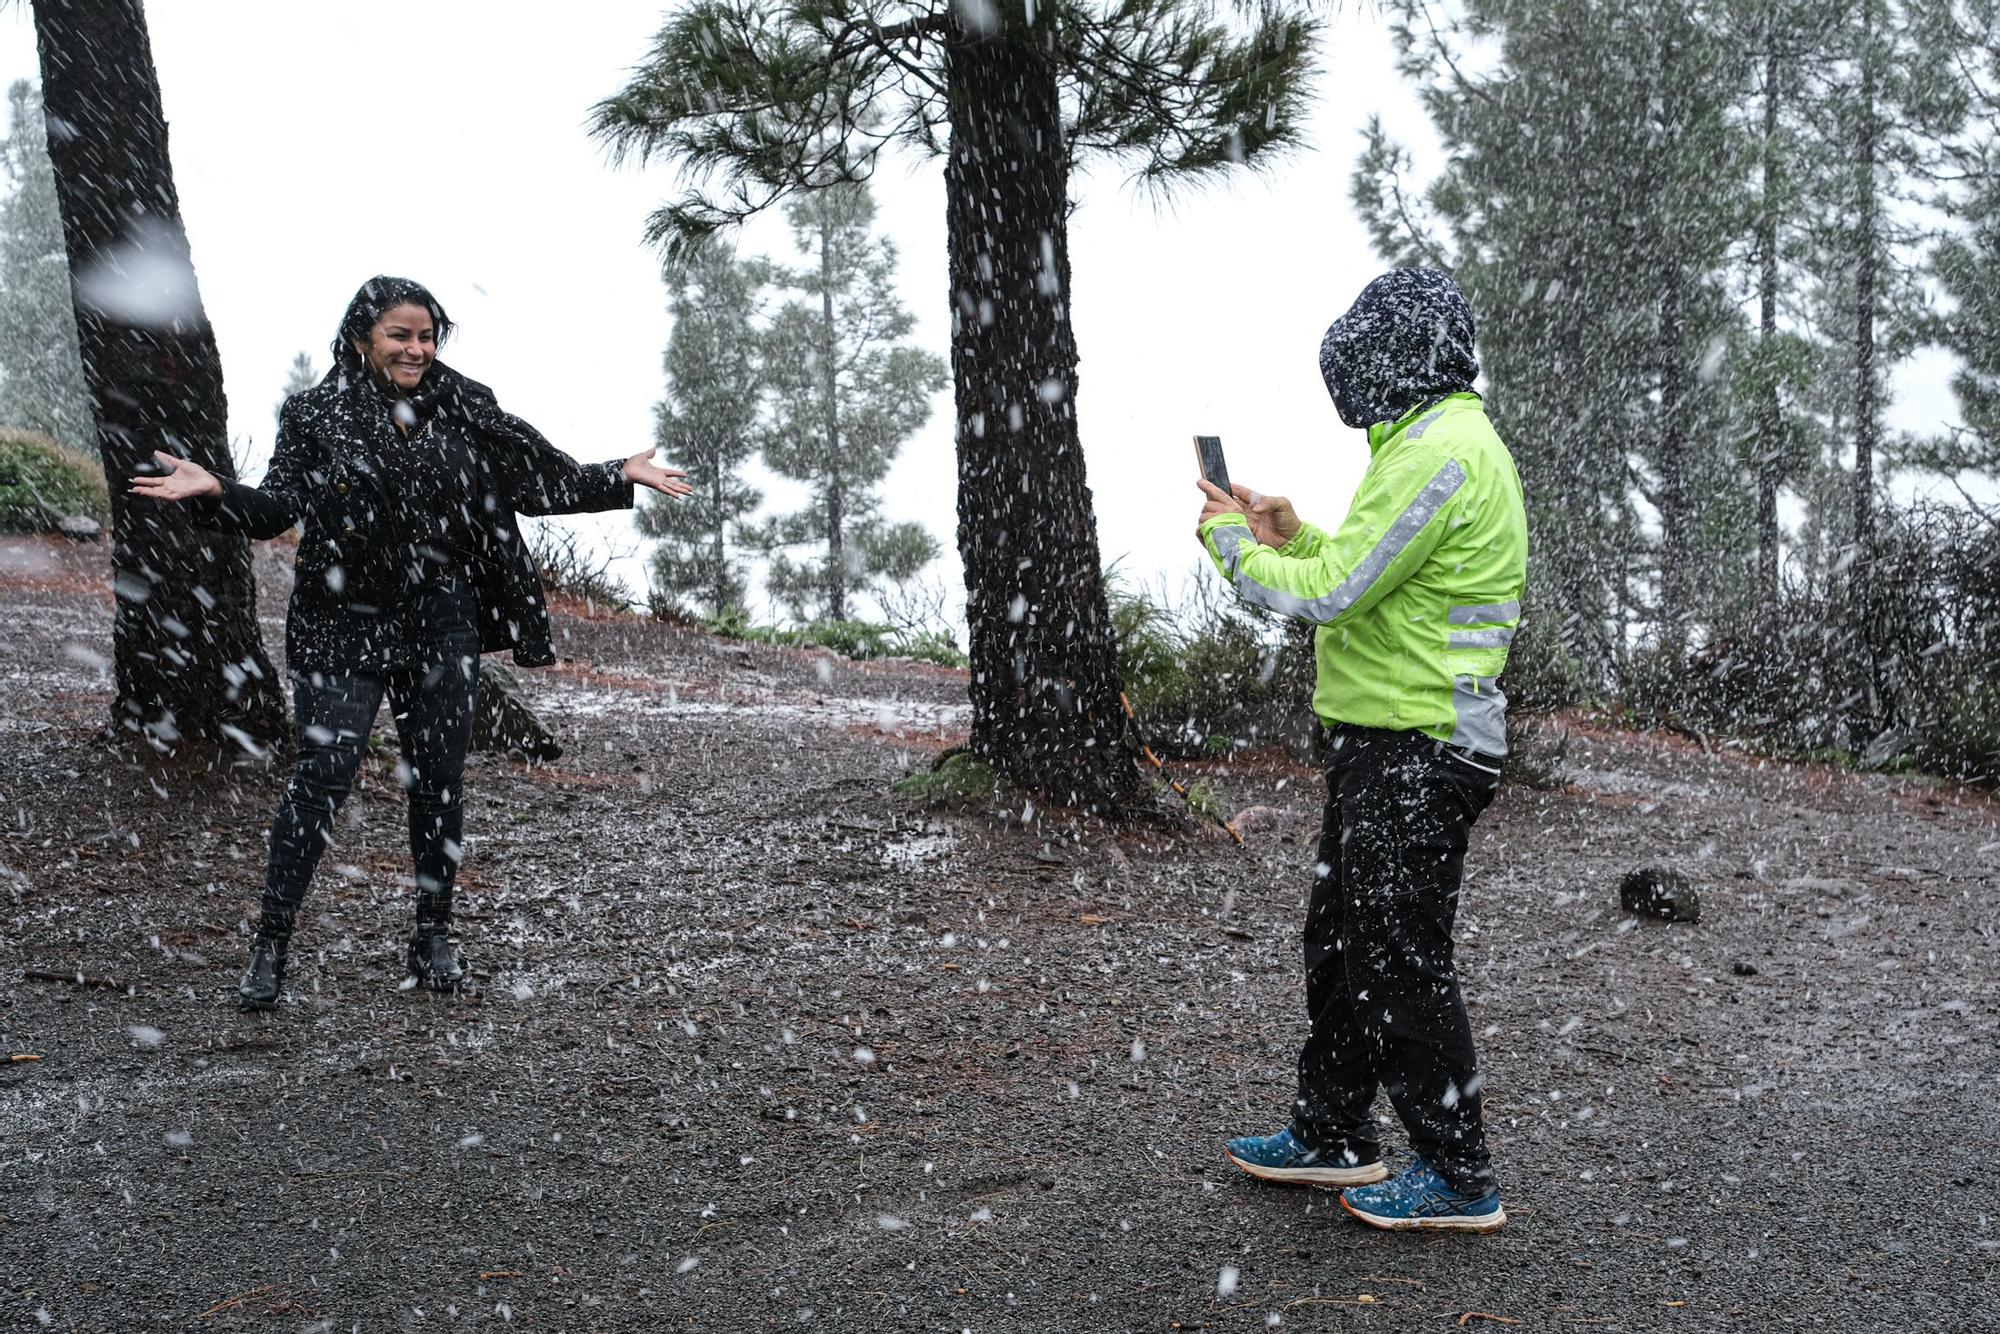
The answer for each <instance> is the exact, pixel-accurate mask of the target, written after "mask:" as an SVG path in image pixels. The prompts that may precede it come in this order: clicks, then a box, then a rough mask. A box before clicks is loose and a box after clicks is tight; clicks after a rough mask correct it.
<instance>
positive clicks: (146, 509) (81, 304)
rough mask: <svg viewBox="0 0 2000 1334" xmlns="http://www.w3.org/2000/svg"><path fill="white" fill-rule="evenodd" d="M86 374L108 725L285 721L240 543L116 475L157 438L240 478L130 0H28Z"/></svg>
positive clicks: (191, 730)
mask: <svg viewBox="0 0 2000 1334" xmlns="http://www.w3.org/2000/svg"><path fill="white" fill-rule="evenodd" d="M34 15H35V36H36V40H37V42H38V44H39V46H40V50H41V66H42V102H43V106H44V107H45V108H46V111H47V114H48V120H49V124H50V127H51V132H50V134H49V158H50V161H51V162H52V164H53V165H54V168H55V178H56V195H57V199H58V201H59V203H60V205H61V208H62V220H63V233H64V238H65V240H66V242H67V246H68V250H69V264H70V273H71V275H72V291H73V294H74V300H75V305H76V325H77V335H78V340H79V343H80V345H81V350H82V353H83V368H84V378H85V381H86V383H87V384H88V385H89V388H90V392H91V396H92V398H93V399H94V401H95V408H96V427H97V442H98V450H99V452H100V453H101V455H102V457H103V460H104V477H105V481H106V482H107V483H108V485H109V486H110V490H111V526H112V563H113V567H114V570H115V574H116V580H115V588H116V593H117V611H116V614H115V619H114V622H113V632H112V642H113V645H114V658H115V662H116V669H117V681H118V698H117V701H116V703H115V704H114V705H113V713H112V721H113V726H114V727H116V728H120V729H123V730H126V731H130V732H138V731H140V730H142V729H143V730H144V731H145V733H146V734H147V735H148V736H149V737H151V738H152V739H153V740H154V741H155V742H156V743H157V744H160V745H167V744H170V743H172V742H174V741H175V740H177V739H179V738H180V737H183V736H185V737H199V738H202V739H205V740H215V739H221V738H223V737H225V736H227V735H229V731H230V730H240V732H241V733H245V734H248V735H249V736H250V737H253V738H256V739H258V740H270V739H273V738H275V737H277V736H278V735H279V734H280V730H281V727H282V720H283V718H284V701H283V697H282V695H281V693H280V691H279V688H278V681H277V675H276V673H275V672H273V671H272V669H271V664H270V660H269V659H268V658H267V657H266V655H265V652H264V643H263V639H262V637H261V636H260V635H259V633H258V627H257V615H256V610H257V598H256V584H255V581H254V579H253V577H252V574H251V568H250V547H249V543H248V542H246V541H245V540H244V539H242V538H240V537H225V536H222V535H221V534H217V533H208V532H202V531H200V530H197V529H196V528H195V527H194V526H193V525H192V524H191V523H190V522H189V521H188V518H187V516H186V514H185V512H184V511H182V510H181V509H180V508H179V507H177V506H173V505H165V504H160V503H159V502H156V501H150V500H141V499H137V498H135V497H132V496H130V495H129V494H128V491H127V488H128V486H129V484H130V481H131V478H132V476H133V474H134V472H135V470H136V469H138V468H139V467H140V466H141V465H150V464H151V461H152V455H153V451H154V450H164V451H166V452H167V453H169V454H178V455H182V456H184V457H187V458H191V459H193V460H195V461H196V462H198V463H200V464H201V465H202V466H203V467H204V468H207V469H208V470H209V471H210V472H212V473H215V474H216V475H217V476H220V477H234V476H235V467H234V464H233V463H232V462H231V461H230V457H229V440H228V431H227V405H226V404H225V402H224V400H223V393H222V361H221V357H220V355H219V354H218V352H217V350H216V346H215V334H214V331H213V330H212V329H211V328H210V327H209V323H208V319H207V317H206V315H205V314H204V313H203V311H202V307H201V298H200V294H199V292H198V290H197V288H196V286H195V278H194V266H193V263H192V261H191V259H190V255H189V251H188V244H187V234H186V232H185V230H184V229H183V227H182V225H181V216H180V199H179V196H178V195H177V194H176V192H175V190H174V178H173V167H172V164H171V162H170V160H169V158H168V155H167V124H166V120H165V117H164V116H163V114H162V112H161V107H160V86H159V80H158V77H157V76H156V75H155V73H154V69H153V54H152V44H151V41H150V39H149V38H148V36H147V32H146V16H145V13H144V11H143V9H142V8H141V6H140V4H139V0H34Z"/></svg>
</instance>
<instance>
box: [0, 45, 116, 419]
mask: <svg viewBox="0 0 2000 1334" xmlns="http://www.w3.org/2000/svg"><path fill="white" fill-rule="evenodd" d="M7 109H8V122H7V123H8V132H7V138H6V139H5V140H4V141H0V184H5V185H7V186H9V187H11V192H10V193H9V194H8V195H7V197H6V199H5V200H4V202H0V425H6V426H15V427H21V428H23V429H26V430H30V431H40V432H41V433H42V434H44V435H47V436H51V437H53V438H54V439H56V440H58V441H61V442H62V443H63V444H65V445H68V446H69V447H70V448H72V449H75V450H78V451H81V452H84V453H91V454H94V453H95V449H94V448H93V445H92V441H93V437H94V435H95V429H94V428H93V426H92V424H91V413H90V390H89V389H88V387H86V385H85V384H84V379H83V362H82V360H81V358H80V357H79V355H78V352H77V343H76V312H75V310H74V309H73V308H72V306H71V304H70V291H69V264H68V257H67V256H66V255H65V254H64V251H63V226H62V210H61V207H60V206H59V205H58V203H57V201H56V178H55V172H54V171H53V170H52V169H51V168H50V166H49V151H48V135H47V132H46V129H45V127H44V125H43V119H42V104H41V99H40V98H39V97H38V96H37V95H36V93H35V89H34V86H33V85H32V84H30V83H28V82H27V81H26V80H21V81H19V82H17V83H15V84H13V85H12V86H11V87H9V88H8V90H7Z"/></svg>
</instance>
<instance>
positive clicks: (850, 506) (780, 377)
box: [762, 183, 946, 621]
mask: <svg viewBox="0 0 2000 1334" xmlns="http://www.w3.org/2000/svg"><path fill="white" fill-rule="evenodd" d="M787 211H788V214H789V216H790V219H791V224H792V234H793V236H794V238H795V240H796V241H797V244H798V247H799V249H800V250H801V251H802V252H804V253H805V254H806V255H808V256H809V257H810V258H811V260H812V262H811V263H809V264H807V265H806V266H804V267H802V268H798V269H793V270H787V271H784V272H783V273H782V274H781V276H780V279H779V281H780V282H781V283H782V284H783V286H784V287H785V288H787V289H788V290H790V291H792V292H795V293H797V294H798V295H797V296H796V297H795V298H794V299H792V300H790V301H787V302H786V303H785V304H784V305H782V306H781V307H779V309H778V310H777V312H776V314H775V315H774V316H773V317H772V320H771V327H770V329H769V330H768V331H767V332H766V334H765V336H764V364H765V366H766V367H767V370H766V377H767V382H768V384H769V387H770V389H771V422H770V425H769V427H768V429H767V430H766V431H765V432H764V435H763V438H762V444H763V453H764V461H765V462H766V463H767V464H769V465H770V466H771V468H772V469H773V470H774V471H776V472H778V473H780V474H781V475H783V476H785V477H790V478H793V479H795V480H797V481H801V482H805V483H807V484H808V485H809V486H811V488H812V501H811V503H810V504H809V505H808V506H807V507H806V508H805V509H803V510H800V511H798V512H797V513H795V514H788V515H784V516H782V517H780V518H777V519H774V520H772V521H771V522H770V523H769V524H767V525H766V526H765V528H764V529H763V545H764V546H766V547H767V548H768V549H772V550H774V552H775V554H774V555H773V557H772V561H771V568H770V574H769V587H770V589H771V594H772V596H773V597H774V598H776V599H777V600H779V601H780V602H783V603H784V604H785V605H786V606H787V607H788V608H789V609H790V610H791V612H792V614H793V615H794V616H797V617H799V618H801V619H805V620H816V619H819V618H821V617H825V618H827V619H831V620H835V621H840V620H846V619H847V618H848V617H849V616H850V615H851V614H852V610H851V598H852V596H853V595H854V594H856V593H862V592H867V591H869V590H870V589H871V588H872V587H873V586H875V585H876V584H878V583H879V581H880V580H882V579H883V578H888V579H893V580H897V581H899V582H900V581H902V580H905V579H909V578H912V577H914V576H915V575H916V574H917V572H918V571H919V570H921V569H922V568H923V567H924V566H925V565H928V564H929V563H930V562H931V561H932V560H934V559H936V557H937V554H938V548H937V543H936V541H935V540H933V539H932V537H931V536H930V534H929V533H927V532H926V531H924V527H923V525H922V524H919V523H895V524H892V523H886V522H884V521H883V520H882V518H881V517H880V514H879V511H880V509H881V499H880V497H879V496H878V495H877V494H876V490H875V488H876V487H877V486H878V485H879V484H880V483H881V481H882V478H883V477H884V476H885V475H887V473H888V471H889V465H890V463H891V462H893V461H894V460H895V457H896V454H897V452H898V451H899V450H900V449H901V448H902V444H903V441H904V440H906V439H907V438H909V435H910V433H911V432H913V431H915V430H916V429H917V428H918V427H919V426H921V425H922V424H923V423H924V421H925V419H926V418H928V417H929V416H930V412H931V402H930V400H931V395H933V394H935V393H936V392H937V391H938V390H939V389H941V388H943V387H944V384H945V378H946V368H945V364H944V362H943V360H942V359H940V358H939V357H936V356H934V355H932V354H931V353H929V352H925V351H923V350H922V349H920V348H915V347H911V346H909V345H908V344H907V343H906V342H905V340H906V339H907V338H908V336H909V332H910V330H911V328H912V327H913V326H914V324H915V321H914V320H913V319H912V318H911V316H910V313H909V312H908V311H907V310H905V309H904V308H903V306H902V303H901V302H900V301H898V300H897V299H896V291H895V273H896V250H895V247H894V246H893V245H892V244H891V243H890V242H889V241H888V240H886V239H880V238H876V237H874V236H871V235H870V231H869V229H870V227H871V225H872V224H873V222H874V218H875V204H874V201H873V200H871V199H870V198H869V195H868V189H867V187H866V186H864V185H858V184H845V183H843V184H836V185H832V186H828V187H827V188H825V189H822V190H814V191H810V192H808V193H805V194H802V195H798V196H795V197H794V198H793V199H792V201H791V202H790V204H789V206H788V210H787ZM800 545H811V546H814V547H817V548H820V550H821V554H820V555H819V557H818V558H817V559H813V560H809V561H807V562H805V563H797V562H794V561H793V560H791V559H790V558H789V556H788V555H786V554H785V551H784V550H783V548H786V547H792V546H800Z"/></svg>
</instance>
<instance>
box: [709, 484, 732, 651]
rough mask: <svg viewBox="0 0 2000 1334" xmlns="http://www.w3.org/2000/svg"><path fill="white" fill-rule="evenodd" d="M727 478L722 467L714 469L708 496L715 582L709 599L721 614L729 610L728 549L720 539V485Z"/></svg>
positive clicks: (711, 558)
mask: <svg viewBox="0 0 2000 1334" xmlns="http://www.w3.org/2000/svg"><path fill="white" fill-rule="evenodd" d="M727 480H728V479H727V478H725V477H724V476H723V475H722V469H720V468H717V469H715V476H714V477H713V478H712V479H711V480H710V482H709V491H708V494H709V496H710V497H711V498H712V499H713V501H714V503H715V532H714V533H712V534H711V535H710V537H709V569H710V571H712V572H713V574H714V576H715V584H714V586H713V587H712V588H711V589H710V590H709V594H710V599H711V600H712V601H713V602H714V604H715V614H716V615H717V616H720V615H722V614H723V613H724V612H726V611H728V610H729V567H728V565H727V564H726V562H727V561H728V559H729V552H728V549H727V548H726V547H725V546H724V545H723V541H722V503H723V496H722V487H723V483H724V482H725V481H727Z"/></svg>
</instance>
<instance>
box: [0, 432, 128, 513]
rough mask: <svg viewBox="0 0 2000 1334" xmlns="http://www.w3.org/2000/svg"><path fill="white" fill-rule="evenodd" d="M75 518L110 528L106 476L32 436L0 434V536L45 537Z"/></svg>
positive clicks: (37, 436) (49, 442)
mask: <svg viewBox="0 0 2000 1334" xmlns="http://www.w3.org/2000/svg"><path fill="white" fill-rule="evenodd" d="M71 514H83V515H88V516H89V517H90V518H93V519H96V520H97V521H98V522H99V523H108V522H109V521H110V518H111V504H110V499H109V496H108V494H107V493H106V491H105V487H104V473H103V471H102V470H101V469H100V468H99V467H98V466H97V465H96V464H94V463H92V462H90V461H89V460H87V459H84V458H81V457H80V456H78V455H76V454H72V453H71V452H69V451H68V450H66V449H64V448H63V447H62V446H61V445H59V444H57V443H56V442H55V441H53V440H51V439H49V438H48V437H47V436H45V435H37V434H35V433H33V432H27V431H23V432H5V433H0V533H46V532H52V531H53V530H54V529H55V526H56V522H57V521H58V520H60V519H62V518H64V517H66V516H68V515H71Z"/></svg>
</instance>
